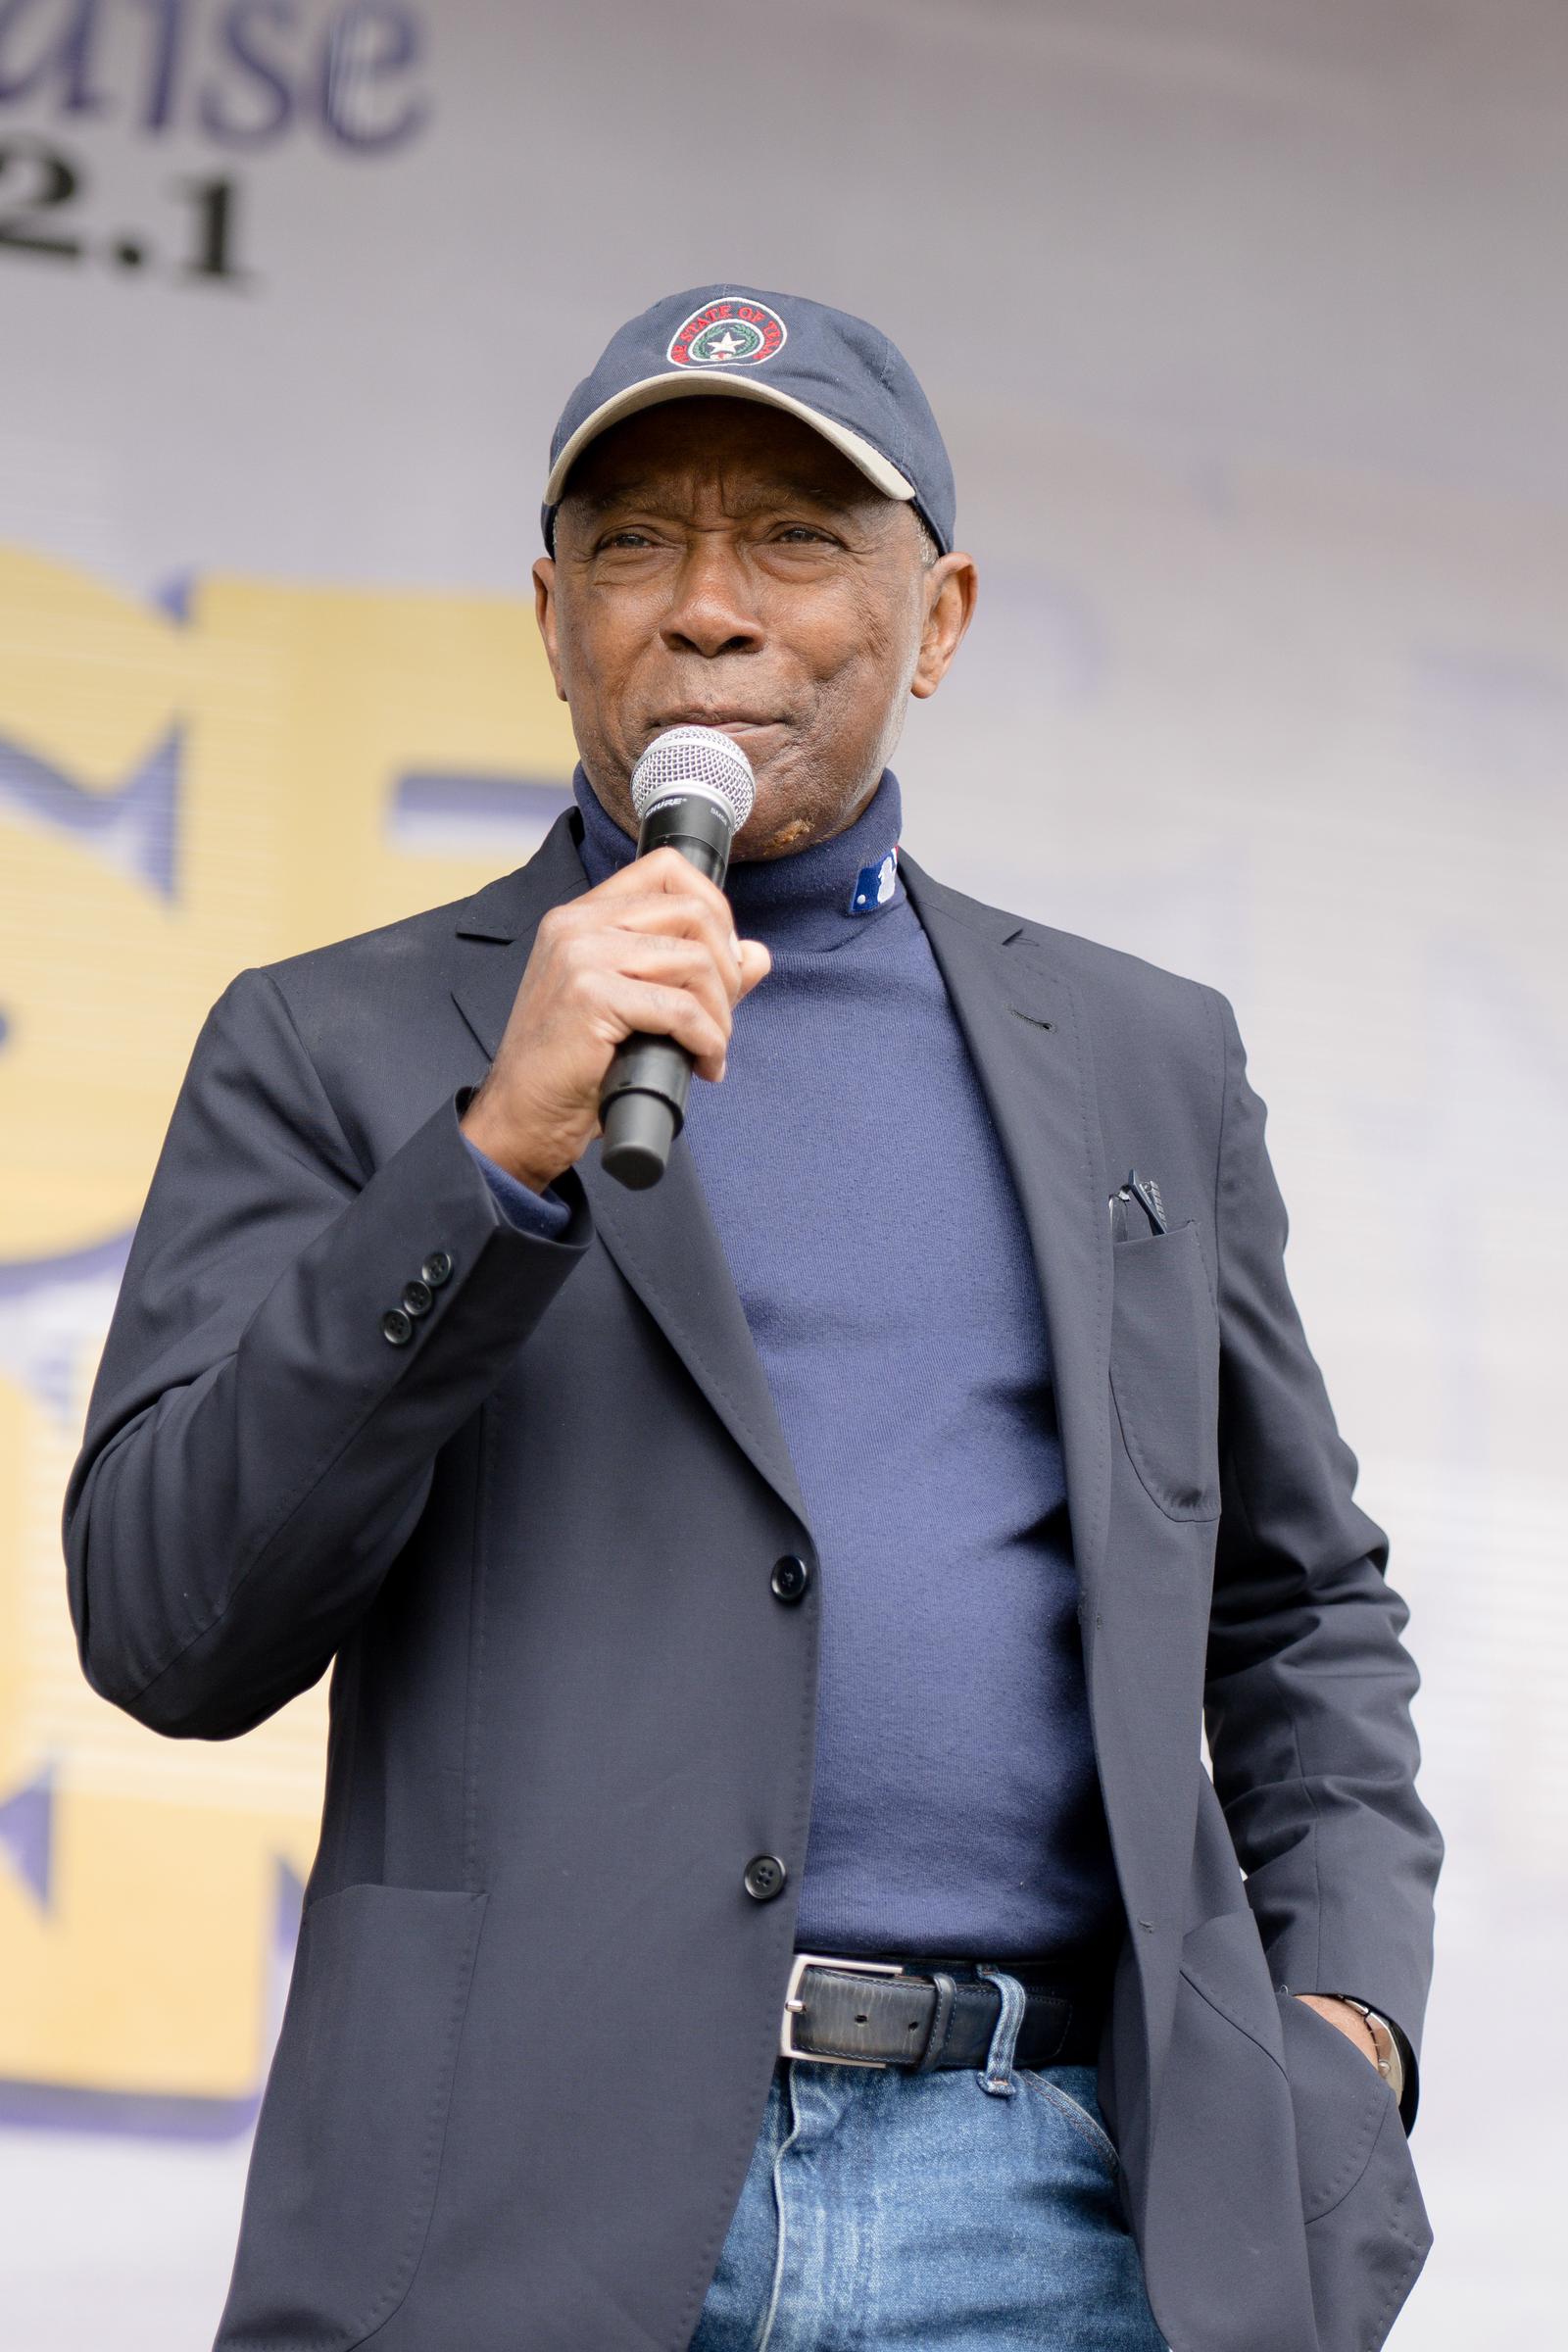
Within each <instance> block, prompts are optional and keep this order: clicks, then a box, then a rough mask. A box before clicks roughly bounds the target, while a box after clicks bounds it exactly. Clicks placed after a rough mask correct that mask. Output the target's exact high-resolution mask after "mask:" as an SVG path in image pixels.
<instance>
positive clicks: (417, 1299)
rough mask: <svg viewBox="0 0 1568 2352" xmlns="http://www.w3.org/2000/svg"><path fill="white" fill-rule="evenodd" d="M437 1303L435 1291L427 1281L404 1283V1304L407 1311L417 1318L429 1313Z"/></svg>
mask: <svg viewBox="0 0 1568 2352" xmlns="http://www.w3.org/2000/svg"><path fill="white" fill-rule="evenodd" d="M434 1303H435V1293H434V1292H433V1291H432V1290H431V1288H430V1285H429V1284H428V1283H427V1282H406V1283H405V1284H404V1285H403V1304H404V1307H405V1309H406V1311H407V1312H408V1313H409V1314H411V1315H413V1316H415V1317H416V1318H417V1317H418V1316H420V1315H427V1314H428V1313H429V1312H430V1309H431V1307H432V1306H433V1305H434Z"/></svg>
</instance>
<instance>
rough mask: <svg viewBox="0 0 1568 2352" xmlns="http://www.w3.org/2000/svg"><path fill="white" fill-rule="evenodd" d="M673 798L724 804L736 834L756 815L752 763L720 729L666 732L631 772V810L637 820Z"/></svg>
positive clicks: (730, 736) (650, 746)
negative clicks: (691, 795)
mask: <svg viewBox="0 0 1568 2352" xmlns="http://www.w3.org/2000/svg"><path fill="white" fill-rule="evenodd" d="M671 792H702V793H707V794H708V795H709V796H710V798H711V799H713V800H716V801H722V803H723V804H724V807H725V808H726V809H728V810H729V812H730V816H731V818H732V820H733V823H734V827H735V830H736V832H737V833H738V832H739V831H740V829H741V827H742V825H744V824H745V822H746V819H747V818H748V817H749V816H750V815H751V813H752V803H753V801H754V800H755V799H756V797H757V782H756V779H755V777H754V776H753V774H752V763H751V761H750V760H748V759H747V757H746V754H745V753H744V752H743V751H742V750H741V747H740V745H739V744H738V743H737V742H736V740H735V738H734V736H733V735H726V734H725V733H724V730H723V728H722V727H666V728H665V730H664V732H663V734H662V735H656V736H655V737H654V740H653V742H652V743H651V744H650V745H649V746H648V749H647V751H646V752H644V754H643V756H642V758H641V759H640V760H638V762H637V764H636V766H635V767H634V768H633V769H632V775H631V805H632V807H633V808H634V809H636V811H637V814H638V817H639V819H641V818H642V817H645V816H646V815H647V814H648V811H649V809H651V808H652V807H653V805H654V803H655V802H656V801H662V800H663V799H664V797H665V796H666V794H668V793H671Z"/></svg>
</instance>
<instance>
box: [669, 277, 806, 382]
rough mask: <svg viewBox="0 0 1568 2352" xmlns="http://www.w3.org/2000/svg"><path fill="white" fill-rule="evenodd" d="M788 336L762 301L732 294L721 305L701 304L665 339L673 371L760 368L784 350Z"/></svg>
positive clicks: (776, 317)
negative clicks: (745, 298) (754, 300)
mask: <svg viewBox="0 0 1568 2352" xmlns="http://www.w3.org/2000/svg"><path fill="white" fill-rule="evenodd" d="M787 333H788V329H787V328H786V326H785V324H784V321H783V319H781V318H780V317H779V315H778V313H777V311H770V310H769V309H768V307H767V305H766V303H765V302H747V301H745V300H743V299H742V298H741V297H740V296H739V295H732V296H731V297H730V298H729V299H728V300H726V301H724V302H709V303H705V304H704V306H703V308H702V309H701V310H700V311H693V313H692V315H691V317H690V318H689V319H682V320H681V322H680V324H679V326H677V327H676V329H675V332H674V333H673V335H671V337H670V339H669V358H670V363H671V365H672V366H674V367H676V368H760V366H761V365H762V362H763V361H764V360H770V359H771V358H772V357H773V355H774V353H775V352H779V351H782V350H783V348H784V342H785V337H786V335H787Z"/></svg>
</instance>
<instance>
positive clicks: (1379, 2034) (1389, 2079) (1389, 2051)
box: [1325, 1992, 1404, 2105]
mask: <svg viewBox="0 0 1568 2352" xmlns="http://www.w3.org/2000/svg"><path fill="white" fill-rule="evenodd" d="M1325 1997H1326V1998H1327V1999H1330V2000H1336V2001H1343V2002H1344V2003H1345V2006H1346V2007H1347V2009H1354V2010H1355V2011H1356V2012H1357V2013H1358V2014H1359V2015H1360V2016H1362V2017H1364V2018H1365V2019H1366V2023H1367V2031H1368V2033H1369V2034H1371V2036H1372V2041H1373V2046H1374V2048H1375V2049H1376V2051H1377V2055H1378V2073H1379V2074H1380V2075H1381V2076H1382V2077H1383V2080H1384V2082H1386V2083H1387V2084H1388V2086H1389V2088H1390V2089H1391V2090H1392V2091H1393V2093H1394V2098H1395V2104H1396V2105H1399V2104H1401V2103H1402V2101H1403V2098H1404V2060H1403V2059H1402V2058H1401V2057H1400V2055H1399V2042H1398V2036H1397V2034H1396V2033H1395V2031H1394V2029H1393V2027H1392V2026H1391V2025H1390V2024H1389V2021H1388V2019H1387V2018H1386V2017H1379V2015H1378V2013H1377V2011H1376V2010H1375V2009H1369V2008H1368V2007H1367V2005H1366V2003H1365V2001H1358V2000H1357V1999H1356V1997H1355V1995H1354V1993H1353V1992H1336V1993H1330V1994H1327V1995H1326V1996H1325Z"/></svg>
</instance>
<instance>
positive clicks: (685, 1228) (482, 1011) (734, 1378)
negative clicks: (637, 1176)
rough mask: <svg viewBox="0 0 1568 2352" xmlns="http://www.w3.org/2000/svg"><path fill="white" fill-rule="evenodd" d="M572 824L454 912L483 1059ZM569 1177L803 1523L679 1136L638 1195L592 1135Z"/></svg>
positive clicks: (577, 888)
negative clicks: (613, 1171)
mask: <svg viewBox="0 0 1568 2352" xmlns="http://www.w3.org/2000/svg"><path fill="white" fill-rule="evenodd" d="M578 821H579V820H578V819H577V818H576V815H575V812H574V811H568V812H567V813H566V814H565V815H564V816H562V817H559V818H558V819H557V821H556V823H555V824H554V825H553V826H552V827H551V829H550V832H549V833H548V834H547V836H546V838H545V840H544V842H543V844H542V845H541V847H540V849H539V851H538V852H537V854H536V855H535V857H533V858H531V859H530V860H529V862H528V864H527V865H525V866H523V867H521V868H519V870H518V871H517V872H516V873H514V874H507V875H504V876H503V877H502V879H501V880H500V881H498V882H492V883H491V884H489V885H488V887H487V888H486V889H484V890H482V891H480V892H479V894H478V896H477V897H476V898H473V899H470V900H469V901H468V903H467V905H466V907H464V908H463V909H462V912H461V913H460V915H459V917H458V924H457V929H458V934H459V936H460V938H461V939H463V940H465V941H471V942H474V943H482V944H476V945H474V946H472V947H468V948H466V949H465V950H464V961H463V965H462V969H461V972H460V976H459V978H458V980H457V982H456V983H455V985H454V987H453V991H452V994H453V997H454V1000H455V1001H456V1004H457V1006H458V1009H459V1011H460V1012H461V1013H462V1014H463V1017H464V1019H465V1020H466V1022H467V1024H468V1027H469V1028H470V1029H471V1030H472V1032H473V1034H474V1037H475V1038H476V1039H477V1041H478V1043H479V1044H480V1046H481V1047H482V1048H483V1049H484V1053H485V1055H486V1057H487V1058H489V1057H491V1056H493V1055H494V1054H495V1051H496V1048H497V1047H498V1046H499V1045H500V1043H501V1037H502V1032H503V1031H504V1029H505V1028H506V1025H507V1017H508V1015H509V1013H510V1012H511V1010H512V1004H513V999H514V998H515V995H516V993H517V983H518V981H519V980H520V979H521V977H522V972H523V966H524V965H525V964H526V962H527V960H528V953H529V950H530V949H531V948H532V946H533V940H534V934H535V932H536V931H537V930H538V928H539V924H540V922H541V920H542V918H543V917H544V915H545V914H546V913H547V912H548V911H549V909H550V908H551V907H559V906H563V905H564V904H565V902H566V901H567V900H568V899H575V898H580V897H581V896H582V894H583V893H584V892H585V891H586V889H587V888H588V879H587V876H586V875H585V874H584V872H583V869H582V862H581V860H580V858H578V856H577V846H576V843H577V835H576V826H577V823H578ZM577 1174H578V1176H579V1177H580V1178H581V1180H582V1185H583V1190H584V1191H585V1192H586V1194H587V1196H588V1202H589V1206H590V1207H591V1209H592V1211H593V1218H594V1229H595V1231H596V1233H597V1234H598V1236H599V1239H600V1240H601V1241H602V1242H603V1244H604V1246H605V1248H606V1250H608V1251H609V1252H610V1255H611V1256H612V1258H613V1260H614V1262H615V1265H616V1267H617V1268H618V1270H619V1271H620V1273H621V1275H622V1276H623V1277H624V1278H625V1280H626V1282H627V1283H628V1284H629V1285H630V1287H631V1288H632V1290H633V1291H634V1292H635V1293H636V1294H637V1297H638V1298H639V1299H641V1301H642V1303H643V1305H644V1306H645V1307H646V1308H647V1309H648V1312H649V1313H650V1314H651V1315H652V1316H653V1318H654V1320H655V1322H656V1323H657V1324H658V1325H659V1327H660V1329H661V1330H662V1333H663V1334H664V1337H665V1339H667V1340H668V1342H669V1344H670V1346H671V1347H672V1348H674V1350H675V1352H676V1354H677V1355H678V1356H679V1357H680V1359H681V1361H682V1363H683V1364H684V1365H685V1366H686V1369H687V1371H688V1372H689V1373H690V1374H691V1376H692V1378H693V1379H694V1380H695V1381H696V1383H697V1386H698V1388H699V1389H700V1390H701V1391H702V1393H703V1395H704V1397H706V1398H707V1399H708V1401H709V1403H710V1404H711V1406H712V1408H713V1410H714V1412H715V1413H717V1415H718V1417H719V1419H720V1420H721V1421H722V1422H723V1424H724V1426H725V1428H726V1429H727V1430H728V1431H729V1433H730V1435H731V1437H732V1438H733V1439H734V1440H735V1443H736V1444H737V1446H740V1448H741V1450H742V1452H743V1453H745V1454H746V1455H747V1456H748V1458H749V1459H750V1460H751V1461H752V1463H753V1464H754V1466H755V1467H756V1468H757V1470H758V1471H760V1474H761V1476H762V1477H763V1478H765V1479H766V1480H767V1482H768V1484H769V1486H771V1487H772V1488H773V1490H774V1492H775V1493H776V1494H777V1495H779V1496H780V1498H781V1499H782V1500H783V1502H784V1503H785V1504H786V1505H787V1506H788V1508H789V1509H790V1510H791V1511H792V1512H793V1513H794V1515H795V1517H796V1518H797V1519H798V1520H799V1521H800V1522H801V1524H802V1525H803V1526H805V1525H806V1524H807V1519H806V1508H805V1504H804V1503H803V1501H802V1499H801V1494H800V1488H799V1483H798V1481H797V1479H796V1476H795V1468H794V1464H793V1463H792V1462H791V1460H790V1454H789V1447H788V1446H787V1445H786V1443H785V1439H784V1432H783V1430H782V1429H781V1428H780V1426H779V1421H778V1414H777V1412H776V1410H775V1409H774V1404H773V1397H772V1392H771V1391H770V1390H769V1388H768V1385H767V1376H766V1374H765V1373H764V1372H763V1370H762V1365H761V1360H760V1357H759V1355H758V1352H757V1348H756V1344H755V1342H754V1341H753V1339H752V1335H751V1332H750V1330H749V1329H748V1327H747V1322H746V1316H745V1312H744V1310H743V1308H742V1306H741V1302H740V1297H739V1294H738V1293H737V1291H736V1288H735V1284H734V1281H733V1278H732V1277H731V1274H730V1270H729V1266H728V1263H727V1261H726V1259H725V1256H724V1252H723V1248H722V1246H721V1244H720V1242H719V1239H718V1235H717V1233H716V1232H715V1230H714V1227H713V1221H712V1219H711V1216H710V1215H709V1213H708V1203H707V1201H705V1200H704V1198H703V1191H702V1186H701V1184H700V1183H699V1182H698V1178H697V1171H696V1169H695V1167H694V1166H693V1164H692V1159H691V1154H690V1153H689V1152H688V1151H687V1150H686V1147H685V1144H684V1142H683V1141H680V1140H677V1142H676V1145H675V1149H674V1151H673V1152H671V1154H670V1160H669V1166H668V1167H667V1169H666V1170H665V1172H664V1176H663V1179H662V1182H661V1183H659V1184H657V1185H655V1186H653V1188H652V1189H651V1190H650V1191H648V1192H646V1193H629V1192H627V1191H626V1190H625V1189H624V1187H623V1186H621V1185H618V1184H616V1183H615V1181H614V1179H613V1177H610V1176H607V1175H606V1174H605V1172H604V1170H603V1168H602V1167H601V1166H600V1164H599V1146H598V1144H597V1143H595V1144H593V1145H591V1146H590V1148H589V1150H588V1151H587V1152H585V1153H584V1155H583V1157H582V1159H581V1160H579V1162H578V1163H577Z"/></svg>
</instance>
